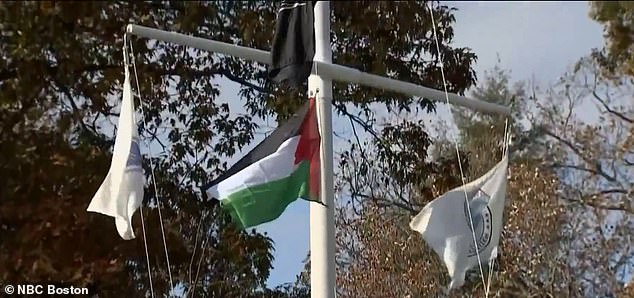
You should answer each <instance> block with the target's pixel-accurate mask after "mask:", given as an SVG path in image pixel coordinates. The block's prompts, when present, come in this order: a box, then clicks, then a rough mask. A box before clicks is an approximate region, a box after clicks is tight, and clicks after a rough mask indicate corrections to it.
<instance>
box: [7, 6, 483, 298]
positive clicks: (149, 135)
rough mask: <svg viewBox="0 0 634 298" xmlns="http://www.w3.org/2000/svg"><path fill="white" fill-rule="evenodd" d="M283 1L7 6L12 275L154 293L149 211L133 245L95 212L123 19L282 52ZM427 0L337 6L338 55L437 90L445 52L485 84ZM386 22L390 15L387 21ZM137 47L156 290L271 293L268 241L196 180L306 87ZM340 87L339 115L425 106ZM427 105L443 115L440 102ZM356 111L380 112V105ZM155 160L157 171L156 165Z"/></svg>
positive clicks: (287, 108)
mask: <svg viewBox="0 0 634 298" xmlns="http://www.w3.org/2000/svg"><path fill="white" fill-rule="evenodd" d="M277 5H278V4H274V5H271V4H270V3H268V2H265V1H248V2H246V1H245V2H225V1H222V2H219V1H217V2H207V3H200V2H180V1H174V2H162V3H154V2H153V3H150V2H144V3H138V2H124V1H115V2H81V3H71V2H24V3H22V2H3V3H2V4H0V14H1V15H3V16H4V18H3V19H2V20H1V21H0V41H1V42H0V55H1V56H2V57H3V59H0V60H1V61H0V69H1V70H0V119H2V127H1V128H0V140H2V141H1V143H0V148H1V149H2V152H3V154H2V156H1V157H0V172H1V173H3V174H4V175H3V176H4V177H3V179H0V180H2V181H1V182H0V191H2V193H1V195H2V198H3V201H2V205H0V229H2V233H1V235H2V236H0V237H2V238H1V240H2V241H0V251H1V252H2V255H1V256H0V264H2V265H1V266H0V277H1V278H2V279H3V280H4V281H7V282H24V281H30V282H32V281H65V282H70V283H73V285H77V286H80V285H92V286H94V287H95V288H96V291H97V292H99V294H100V295H104V296H115V295H121V294H125V295H126V296H130V297H134V296H143V295H148V293H149V283H148V276H147V273H148V268H147V265H146V260H145V252H144V247H143V242H142V239H141V238H142V235H143V234H144V233H143V232H142V228H141V227H139V225H138V223H139V222H140V218H138V217H135V218H134V222H135V234H136V235H138V238H139V239H138V240H135V241H121V240H120V239H119V238H117V236H116V232H115V230H114V225H113V223H112V221H111V219H110V218H106V217H104V216H101V215H96V214H88V213H87V212H86V211H85V208H86V205H87V204H88V201H89V199H90V197H92V195H93V194H94V192H95V191H96V189H97V187H98V186H99V184H100V183H101V181H102V179H103V177H104V176H105V174H106V172H107V169H108V165H109V160H110V158H111V153H110V151H111V148H112V145H113V137H112V135H113V134H112V132H113V130H114V129H113V128H114V126H115V123H116V118H117V116H118V112H117V107H118V102H119V100H120V97H121V88H120V86H121V81H122V74H123V71H122V69H121V68H122V55H123V53H122V48H123V32H124V28H125V26H126V25H127V24H128V23H135V24H140V25H143V26H148V27H153V28H160V29H164V30H170V31H178V32H181V33H186V34H193V35H196V36H201V37H205V38H211V39H214V40H221V41H225V42H232V43H238V44H241V45H244V46H249V47H256V48H260V49H268V48H269V47H270V40H271V38H272V36H273V32H272V30H273V26H271V24H273V23H274V20H275V12H276V8H277V7H276V6H277ZM426 5H427V3H421V2H414V1H407V2H333V4H332V8H333V10H332V11H333V12H332V14H333V40H334V41H333V47H334V49H335V56H334V60H335V62H336V63H339V64H346V65H351V66H354V67H357V68H360V69H362V70H365V71H369V72H372V73H377V74H380V75H384V74H385V73H388V74H390V76H392V77H395V78H398V79H401V80H407V81H411V82H415V83H419V84H423V85H427V86H431V87H436V88H439V87H440V84H439V82H440V68H439V64H440V63H441V62H442V63H443V64H444V65H445V70H446V72H447V75H448V77H449V81H450V90H451V91H453V92H462V91H463V90H465V89H467V88H468V87H469V86H471V85H472V84H473V82H475V75H474V72H473V70H472V69H471V65H472V63H473V62H474V61H475V55H474V54H473V53H471V52H470V50H469V49H468V48H453V47H451V46H450V45H449V44H450V43H451V40H452V36H453V32H452V27H451V25H452V23H453V22H454V21H455V20H454V17H453V14H452V11H453V10H452V9H449V8H447V7H444V6H439V5H435V7H434V8H433V9H434V15H436V16H437V18H438V19H439V20H438V21H437V24H438V26H439V36H440V37H441V53H440V54H435V53H433V52H432V51H431V50H430V49H432V45H433V43H432V39H430V38H429V36H430V35H429V33H430V31H431V28H430V26H429V25H428V24H426V25H422V26H420V25H418V24H419V23H421V21H422V20H424V18H425V16H426V15H427V14H428V11H427V8H426V7H427V6H426ZM350 11H355V12H358V13H355V14H353V15H351V14H350V13H349V12H350ZM377 23H381V24H384V26H382V28H380V29H377V28H376V24H377ZM131 42H132V44H133V48H134V52H135V53H134V54H135V55H134V58H135V59H134V61H135V66H136V70H137V73H138V74H139V76H138V78H136V79H138V82H139V86H138V88H137V86H136V84H135V82H136V80H135V78H133V90H134V91H135V93H136V94H137V97H136V98H137V101H138V102H139V103H142V105H143V111H142V112H143V113H142V117H141V121H140V124H139V130H140V135H141V136H142V138H143V139H144V140H146V141H147V142H148V143H149V144H150V146H151V147H149V148H153V150H154V152H153V153H154V154H153V155H152V160H150V159H148V156H146V159H145V160H144V167H145V173H146V180H147V181H148V183H147V184H148V185H146V197H145V200H144V206H146V207H144V208H143V210H142V212H143V218H144V222H145V230H146V234H147V241H148V247H149V262H150V266H151V273H152V279H153V285H154V290H155V292H157V293H159V294H161V295H163V296H166V295H168V292H169V291H170V288H171V286H170V279H173V280H174V286H175V287H177V288H181V289H184V290H185V291H187V292H188V294H193V295H195V296H199V295H200V296H250V295H260V294H262V292H261V291H259V289H261V288H263V287H264V286H265V282H266V279H267V277H268V275H269V271H270V268H271V266H270V262H271V258H272V255H271V249H272V243H271V242H270V239H268V238H267V237H266V235H260V234H256V233H254V232H248V231H236V230H235V229H234V228H233V227H232V225H230V224H229V223H228V221H227V219H226V218H224V217H223V216H222V214H220V213H219V212H218V211H219V210H217V209H215V208H212V207H210V206H209V203H208V202H204V201H202V200H201V199H200V196H199V194H198V192H197V189H198V188H199V187H200V186H201V185H202V184H203V183H205V182H207V181H209V180H210V179H211V178H213V177H214V176H215V175H218V174H219V173H221V172H222V171H223V170H224V169H226V168H227V159H228V158H229V157H231V156H234V155H235V154H238V152H239V151H240V150H242V149H243V148H244V147H245V146H246V145H247V144H249V143H250V142H252V140H253V138H254V132H255V131H256V129H257V128H258V125H257V120H258V119H261V118H268V117H274V118H275V120H277V121H283V120H284V119H286V118H287V117H288V116H290V115H291V114H292V112H293V111H294V109H295V108H296V107H298V106H299V105H300V104H301V103H302V101H303V100H304V98H305V94H304V92H302V91H297V90H287V89H283V88H280V87H278V86H275V85H273V84H271V83H270V82H269V81H268V79H267V77H266V68H265V67H264V66H263V65H259V64H257V63H251V62H248V61H241V60H239V59H235V58H231V57H224V56H219V55H214V54H209V53H206V52H203V51H198V50H194V49H187V48H184V47H182V46H178V45H173V44H168V43H165V42H157V41H147V40H145V39H140V38H134V37H133V38H131ZM386 45H390V46H389V47H388V46H386ZM430 54H431V55H430ZM221 77H222V78H224V79H227V80H231V81H234V82H237V83H239V84H240V85H241V87H240V91H239V96H240V100H241V102H242V103H243V106H244V107H245V109H246V113H244V114H236V111H231V110H230V109H229V105H228V104H227V103H223V102H222V101H221V100H220V95H221V94H220V92H219V89H218V87H217V83H218V80H217V79H218V78H221ZM334 91H335V92H334V94H335V101H336V104H337V107H338V111H339V112H340V113H349V112H348V111H347V110H345V109H344V107H345V104H346V103H349V104H350V105H354V106H357V107H360V108H362V109H364V110H365V111H366V112H367V111H369V104H370V103H373V102H374V103H381V104H384V105H386V106H387V107H388V108H390V109H392V108H393V109H403V108H407V107H408V106H409V104H410V103H412V102H414V99H412V98H410V97H408V96H401V95H398V94H393V93H389V92H380V91H377V90H372V89H369V88H360V87H357V86H349V85H347V84H338V83H337V84H335V90H334ZM416 104H417V105H418V106H421V107H424V108H426V109H430V110H433V104H432V103H431V102H430V101H428V100H427V99H417V100H416ZM352 116H354V115H352ZM353 118H354V119H355V120H356V121H358V122H360V123H371V121H370V120H368V118H367V114H365V115H364V114H361V115H356V116H355V117H353ZM145 148H148V146H146V147H145ZM157 151H158V152H157ZM152 164H153V165H154V172H155V177H151V176H150V172H151V165H152ZM154 178H156V179H154ZM157 202H160V204H161V208H162V209H161V211H162V220H161V221H159V219H158V218H157V215H158V212H157V211H158V210H157V209H156V208H155V207H154V206H156V204H157ZM161 224H164V225H165V234H166V242H167V245H166V246H167V248H168V249H169V256H170V265H171V266H170V267H169V270H168V266H167V262H166V261H167V260H166V259H165V257H164V256H165V253H164V251H163V249H164V247H163V239H162V235H161V230H160V229H161ZM170 272H171V275H172V276H171V278H170V276H169V275H170V274H169V273H170ZM262 295H264V294H262Z"/></svg>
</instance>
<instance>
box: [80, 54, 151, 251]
mask: <svg viewBox="0 0 634 298" xmlns="http://www.w3.org/2000/svg"><path fill="white" fill-rule="evenodd" d="M144 184H145V180H144V177H143V168H142V166H141V152H140V150H139V137H138V133H137V126H136V121H135V117H134V103H133V99H132V90H131V87H130V74H129V71H128V68H127V67H126V69H125V81H124V83H123V101H122V102H121V113H120V115H119V128H118V129H117V136H116V138H115V141H114V151H113V154H112V163H111V164H110V170H109V171H108V175H107V176H106V179H105V180H104V181H103V183H102V184H101V186H100V187H99V189H98V190H97V193H96V194H95V196H94V197H93V198H92V201H90V205H89V206H88V211H91V212H98V213H101V214H104V215H108V216H112V217H114V219H115V224H116V227H117V231H118V232H119V235H120V236H121V238H123V239H125V240H130V239H134V238H135V236H134V231H133V229H132V215H134V212H135V211H136V210H137V209H138V208H139V206H141V202H142V201H143V186H144Z"/></svg>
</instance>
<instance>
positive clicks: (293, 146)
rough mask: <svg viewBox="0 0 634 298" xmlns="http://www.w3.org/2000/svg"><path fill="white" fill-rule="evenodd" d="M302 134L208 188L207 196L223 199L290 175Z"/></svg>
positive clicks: (293, 167) (293, 168)
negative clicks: (248, 188)
mask: <svg viewBox="0 0 634 298" xmlns="http://www.w3.org/2000/svg"><path fill="white" fill-rule="evenodd" d="M299 138H300V136H295V137H292V138H290V139H288V140H286V141H284V143H282V144H281V145H280V147H279V148H278V149H277V150H276V151H275V152H274V153H272V154H271V155H269V156H266V157H264V158H262V159H260V160H258V161H256V162H254V163H252V164H251V165H249V166H248V167H246V168H244V169H242V171H240V172H238V173H236V174H235V175H233V176H231V177H229V178H227V179H225V180H223V181H221V182H220V183H218V184H216V185H214V186H212V187H210V188H209V189H208V190H207V196H208V197H210V198H217V199H219V200H222V199H224V198H226V197H228V196H229V195H231V194H232V193H235V192H237V191H240V190H242V189H245V188H247V187H251V186H255V185H261V184H265V183H268V182H272V181H276V180H280V179H283V178H286V177H289V176H290V175H291V174H292V173H293V171H294V170H295V168H296V166H295V151H297V145H298V143H299Z"/></svg>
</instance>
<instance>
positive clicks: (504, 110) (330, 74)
mask: <svg viewBox="0 0 634 298" xmlns="http://www.w3.org/2000/svg"><path fill="white" fill-rule="evenodd" d="M319 2H321V1H318V2H317V3H319ZM127 32H128V33H130V34H134V35H136V36H140V37H145V38H151V39H155V40H160V41H165V42H171V43H175V44H178V45H183V46H188V47H192V48H196V49H201V50H206V51H211V52H215V53H220V54H225V55H229V56H232V57H238V58H243V59H247V60H251V61H257V62H260V63H264V64H270V62H271V57H270V53H269V52H267V51H262V50H258V49H253V48H247V47H243V46H239V45H234V44H230V43H226V42H221V41H217V40H210V39H205V38H200V37H194V36H190V35H185V34H181V33H176V32H169V31H164V30H158V29H154V28H148V27H144V26H139V25H134V24H130V25H128V27H127ZM315 69H317V70H319V73H320V76H321V77H327V78H328V79H330V80H335V81H339V82H347V83H354V84H360V85H364V86H369V87H374V88H379V89H383V90H389V91H394V92H398V93H401V94H405V95H408V96H419V97H425V98H428V99H431V100H434V101H439V102H443V103H444V102H445V101H446V98H445V93H444V92H443V91H440V90H436V89H432V88H429V87H425V86H420V85H416V84H413V83H410V82H403V81H399V80H395V79H390V78H387V77H383V76H378V75H373V74H369V73H366V72H362V71H360V70H358V69H354V68H350V67H346V66H342V65H338V64H332V63H326V62H323V61H314V63H313V72H314V70H315ZM448 96H449V103H451V104H455V105H459V106H463V107H466V108H469V109H472V110H475V111H479V112H482V113H489V114H503V115H510V114H511V109H510V108H509V107H505V106H501V105H497V104H494V103H490V102H486V101H481V100H476V99H471V98H467V97H464V96H460V95H458V94H454V93H449V94H448Z"/></svg>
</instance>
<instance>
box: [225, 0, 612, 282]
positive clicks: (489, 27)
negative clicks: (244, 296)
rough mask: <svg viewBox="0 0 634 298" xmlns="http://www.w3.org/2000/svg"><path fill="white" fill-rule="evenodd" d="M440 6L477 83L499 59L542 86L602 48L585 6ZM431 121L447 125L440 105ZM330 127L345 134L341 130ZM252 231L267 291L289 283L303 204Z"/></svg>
mask: <svg viewBox="0 0 634 298" xmlns="http://www.w3.org/2000/svg"><path fill="white" fill-rule="evenodd" d="M441 3H442V4H444V5H448V6H454V7H456V8H458V9H459V10H458V11H457V12H455V17H456V23H455V25H454V29H455V36H454V43H453V45H454V46H466V47H470V48H471V49H472V50H473V52H475V53H476V54H477V55H478V62H477V63H476V65H475V67H474V68H475V70H476V72H477V74H478V78H483V77H484V71H485V70H488V69H491V68H493V66H495V64H496V62H497V60H498V57H499V59H500V63H499V65H500V66H501V67H502V68H504V69H509V70H511V79H512V80H513V81H517V80H529V79H535V80H536V83H538V84H548V83H549V82H554V81H555V80H556V79H557V78H558V77H559V76H561V75H562V74H563V73H564V72H565V71H566V70H568V69H569V67H570V65H571V64H572V63H574V62H576V61H577V60H578V59H579V58H580V57H582V56H584V55H587V54H589V53H590V51H591V49H593V48H598V47H601V46H603V36H602V27H601V26H600V25H599V24H598V23H596V22H594V21H593V20H591V19H590V18H589V16H588V4H587V2H487V1H477V2H441ZM221 86H222V88H223V91H229V92H230V93H233V92H232V91H235V90H237V86H236V85H234V84H232V83H226V84H223V85H221ZM432 117H438V119H445V120H449V119H451V118H450V114H449V113H448V109H447V108H446V106H444V104H440V105H439V106H438V115H433V116H432ZM335 118H336V117H335ZM333 121H335V123H337V122H339V121H341V119H334V120H333ZM342 123H343V122H342ZM348 126H349V125H348ZM334 127H336V128H337V127H341V129H342V130H346V128H345V125H344V126H339V125H334ZM335 146H337V140H336V139H335ZM246 150H250V149H247V148H245V152H247V151H246ZM256 229H257V230H259V231H261V232H266V233H267V234H268V235H269V237H271V238H272V239H273V241H274V246H275V252H274V257H275V260H274V262H273V266H274V268H273V270H272V272H271V276H270V278H269V280H268V285H269V286H270V287H274V286H276V285H279V284H282V283H286V282H293V281H295V279H296V276H297V275H298V274H299V273H300V272H301V271H302V269H303V264H302V262H303V260H304V259H305V258H306V256H307V253H308V249H309V205H308V203H307V202H304V201H301V200H300V201H297V202H295V203H293V204H291V205H290V206H289V208H288V209H287V210H286V212H285V213H284V214H282V216H281V217H280V218H278V219H277V220H275V221H273V222H270V223H266V224H263V225H260V226H258V227H257V228H256Z"/></svg>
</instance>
